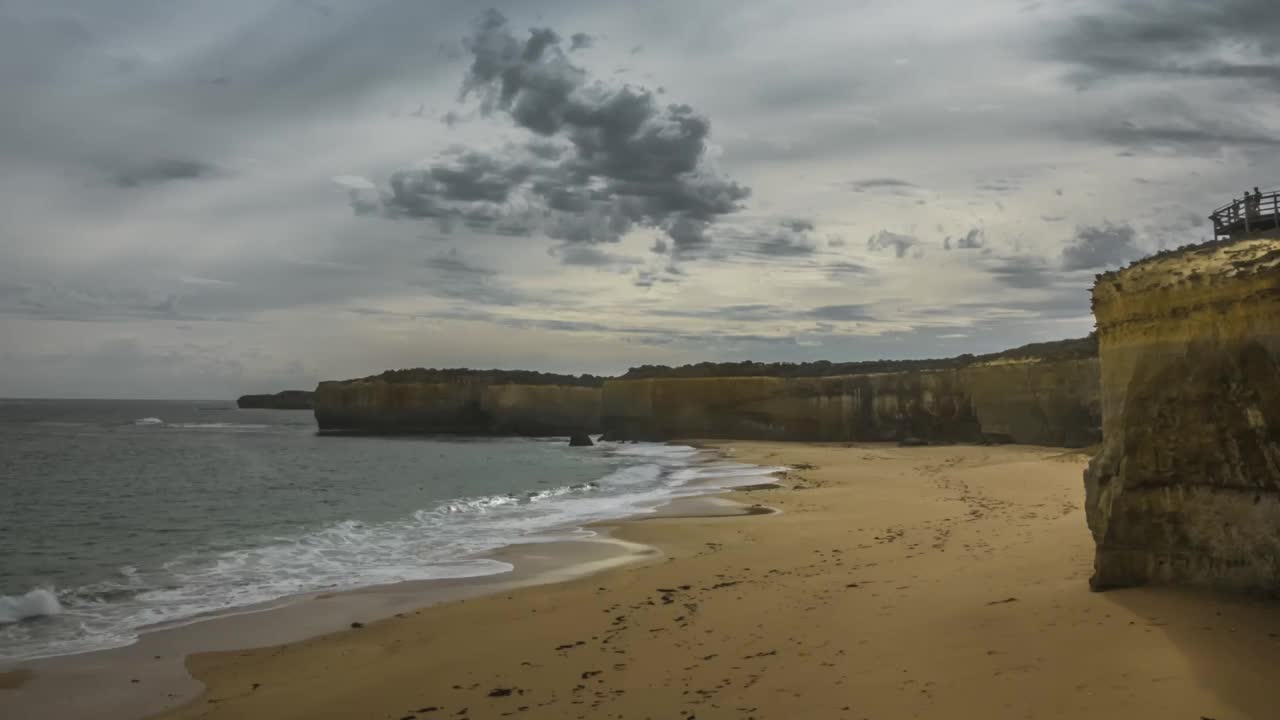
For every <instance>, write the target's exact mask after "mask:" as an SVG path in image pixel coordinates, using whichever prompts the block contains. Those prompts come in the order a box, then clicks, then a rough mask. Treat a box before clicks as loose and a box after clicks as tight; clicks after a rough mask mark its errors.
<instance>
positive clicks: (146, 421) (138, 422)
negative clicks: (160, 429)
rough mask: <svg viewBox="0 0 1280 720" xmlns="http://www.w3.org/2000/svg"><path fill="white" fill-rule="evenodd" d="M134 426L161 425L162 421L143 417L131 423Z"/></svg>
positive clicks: (156, 418)
mask: <svg viewBox="0 0 1280 720" xmlns="http://www.w3.org/2000/svg"><path fill="white" fill-rule="evenodd" d="M133 424H134V425H163V424H164V421H163V420H161V419H160V418H158V417H144V418H138V419H137V420H134V421H133Z"/></svg>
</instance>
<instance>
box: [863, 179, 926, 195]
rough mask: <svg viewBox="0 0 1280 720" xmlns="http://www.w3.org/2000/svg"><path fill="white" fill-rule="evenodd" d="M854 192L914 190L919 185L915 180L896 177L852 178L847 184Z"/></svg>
mask: <svg viewBox="0 0 1280 720" xmlns="http://www.w3.org/2000/svg"><path fill="white" fill-rule="evenodd" d="M846 187H848V188H849V189H850V190H853V191H854V192H860V193H861V192H876V191H886V192H899V193H900V192H903V191H906V190H914V189H915V188H917V187H919V186H918V185H916V184H915V183H913V182H910V181H907V180H903V179H901V178H894V177H873V178H866V179H864V180H851V181H849V183H848V184H847V185H846Z"/></svg>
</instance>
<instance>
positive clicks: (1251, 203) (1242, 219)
mask: <svg viewBox="0 0 1280 720" xmlns="http://www.w3.org/2000/svg"><path fill="white" fill-rule="evenodd" d="M1209 219H1210V220H1212V221H1213V234H1214V237H1215V238H1218V237H1233V236H1244V235H1251V234H1253V233H1255V232H1261V231H1263V230H1280V190H1270V191H1268V192H1264V193H1256V194H1255V193H1249V194H1247V195H1246V196H1245V197H1243V198H1237V199H1235V200H1232V201H1231V202H1230V203H1228V204H1226V205H1223V206H1222V207H1220V208H1218V209H1217V210H1214V211H1213V214H1212V215H1210V216H1209Z"/></svg>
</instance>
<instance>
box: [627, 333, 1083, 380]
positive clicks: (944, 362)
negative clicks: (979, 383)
mask: <svg viewBox="0 0 1280 720" xmlns="http://www.w3.org/2000/svg"><path fill="white" fill-rule="evenodd" d="M1097 356H1098V337H1097V334H1096V333H1090V334H1089V335H1088V337H1083V338H1074V339H1071V340H1056V341H1053V342H1042V343H1032V344H1030V345H1023V346H1022V347H1017V348H1013V349H1011V350H1003V351H1001V352H997V353H988V354H986V355H972V354H964V355H958V356H956V357H953V358H939V359H931V360H868V361H863V362H847V363H833V362H829V361H827V360H820V361H818V362H809V363H759V362H750V361H746V362H737V363H711V362H703V363H698V364H696V365H683V366H681V367H675V368H673V367H668V366H666V365H642V366H640V367H636V368H631V369H630V370H628V371H627V373H626V374H625V375H623V376H622V378H623V379H625V380H640V379H645V378H706V377H786V378H792V377H824V376H830V375H862V374H868V373H884V372H910V371H921V370H957V369H959V368H963V367H969V366H971V365H981V364H984V363H992V362H999V361H1013V360H1082V359H1086V358H1095V357H1097Z"/></svg>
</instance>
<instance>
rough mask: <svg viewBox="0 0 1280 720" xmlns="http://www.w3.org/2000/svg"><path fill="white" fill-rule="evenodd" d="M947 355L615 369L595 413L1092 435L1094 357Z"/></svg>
mask: <svg viewBox="0 0 1280 720" xmlns="http://www.w3.org/2000/svg"><path fill="white" fill-rule="evenodd" d="M944 362H952V361H944ZM956 364H957V365H959V366H958V367H951V368H945V369H908V370H903V371H899V372H869V373H860V374H848V375H835V376H829V377H748V376H744V377H679V376H676V377H624V378H619V379H613V380H608V381H606V382H605V385H604V400H603V412H604V418H603V424H604V429H605V433H606V436H607V437H609V438H611V439H642V440H666V439H671V438H676V437H701V438H741V439H767V440H816V441H842V440H861V441H878V440H901V439H904V438H919V439H922V440H926V441H943V442H979V441H984V440H987V441H1004V442H1019V443H1030V444H1037V445H1054V446H1064V447H1080V446H1084V445H1090V444H1093V443H1096V442H1097V441H1098V438H1099V430H1100V409H1099V400H1098V365H1097V360H1096V359H1093V358H1088V357H1085V358H1082V359H1063V360H1054V359H1047V358H1029V357H1021V358H1007V359H1003V358H1002V359H996V360H991V359H987V360H981V361H972V362H970V363H969V364H967V365H965V364H960V363H956Z"/></svg>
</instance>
